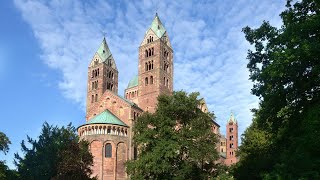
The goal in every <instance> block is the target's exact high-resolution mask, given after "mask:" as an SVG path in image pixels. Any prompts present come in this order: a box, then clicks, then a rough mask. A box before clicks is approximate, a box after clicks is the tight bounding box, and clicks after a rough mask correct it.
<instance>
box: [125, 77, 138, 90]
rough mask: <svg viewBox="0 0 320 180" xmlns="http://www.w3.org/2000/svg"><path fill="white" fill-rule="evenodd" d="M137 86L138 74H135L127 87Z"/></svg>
mask: <svg viewBox="0 0 320 180" xmlns="http://www.w3.org/2000/svg"><path fill="white" fill-rule="evenodd" d="M135 86H138V76H137V75H135V76H134V77H133V78H132V79H131V80H130V81H129V84H128V87H127V89H129V88H132V87H135Z"/></svg>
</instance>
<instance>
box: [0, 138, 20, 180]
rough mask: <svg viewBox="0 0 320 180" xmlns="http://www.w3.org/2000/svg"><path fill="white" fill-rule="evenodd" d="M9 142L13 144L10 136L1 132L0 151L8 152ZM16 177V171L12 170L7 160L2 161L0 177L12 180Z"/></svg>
mask: <svg viewBox="0 0 320 180" xmlns="http://www.w3.org/2000/svg"><path fill="white" fill-rule="evenodd" d="M9 144H11V142H10V140H9V138H8V137H7V136H6V135H5V134H4V133H3V132H0V151H2V152H3V153H4V154H6V153H7V152H8V151H9ZM16 178H17V175H16V171H15V170H10V169H9V168H8V166H7V165H6V164H5V161H0V179H7V180H10V179H16Z"/></svg>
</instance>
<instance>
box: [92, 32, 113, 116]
mask: <svg viewBox="0 0 320 180" xmlns="http://www.w3.org/2000/svg"><path fill="white" fill-rule="evenodd" d="M87 90H88V91H87V111H90V109H91V108H92V107H93V106H94V105H95V104H96V103H97V102H99V99H100V98H101V96H102V94H103V93H104V92H105V91H106V90H110V91H112V92H114V93H115V94H118V69H117V66H116V63H115V61H114V59H113V56H112V54H111V52H110V49H109V47H108V44H107V41H106V39H105V38H103V40H102V43H101V45H100V47H99V48H98V50H97V52H96V53H95V54H94V56H93V58H92V60H91V62H90V64H89V67H88V84H87Z"/></svg>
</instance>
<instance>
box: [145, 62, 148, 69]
mask: <svg viewBox="0 0 320 180" xmlns="http://www.w3.org/2000/svg"><path fill="white" fill-rule="evenodd" d="M145 70H146V71H148V63H146V64H145Z"/></svg>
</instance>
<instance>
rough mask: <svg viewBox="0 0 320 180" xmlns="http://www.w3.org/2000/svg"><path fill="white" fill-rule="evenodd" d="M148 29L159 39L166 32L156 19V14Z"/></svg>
mask: <svg viewBox="0 0 320 180" xmlns="http://www.w3.org/2000/svg"><path fill="white" fill-rule="evenodd" d="M150 29H152V31H153V32H154V33H155V34H156V35H157V36H158V38H161V37H162V36H163V34H164V33H165V32H166V29H165V28H164V26H163V25H162V23H161V21H160V19H159V17H158V13H156V16H155V17H154V19H153V21H152V23H151V26H150Z"/></svg>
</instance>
